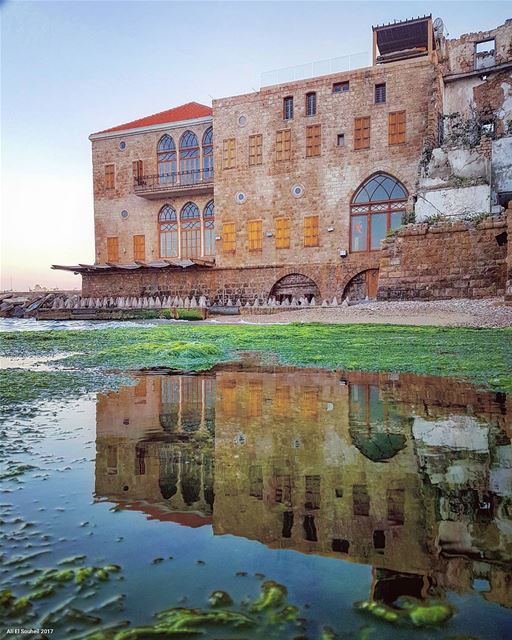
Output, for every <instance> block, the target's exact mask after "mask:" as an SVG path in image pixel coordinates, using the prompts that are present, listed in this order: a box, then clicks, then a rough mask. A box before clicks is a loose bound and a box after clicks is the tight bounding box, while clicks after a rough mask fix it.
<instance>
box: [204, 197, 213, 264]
mask: <svg viewBox="0 0 512 640" xmlns="http://www.w3.org/2000/svg"><path fill="white" fill-rule="evenodd" d="M214 221H215V207H214V205H213V200H210V202H209V203H208V204H207V205H206V207H205V208H204V211H203V234H204V243H203V247H204V255H205V256H214V255H215V234H214V233H213V227H214Z"/></svg>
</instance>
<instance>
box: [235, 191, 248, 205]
mask: <svg viewBox="0 0 512 640" xmlns="http://www.w3.org/2000/svg"><path fill="white" fill-rule="evenodd" d="M235 202H236V203H237V204H244V202H247V196H246V195H245V193H244V192H243V191H237V193H236V195H235Z"/></svg>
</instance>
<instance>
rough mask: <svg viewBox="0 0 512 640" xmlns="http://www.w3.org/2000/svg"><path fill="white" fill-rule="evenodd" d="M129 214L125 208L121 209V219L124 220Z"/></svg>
mask: <svg viewBox="0 0 512 640" xmlns="http://www.w3.org/2000/svg"><path fill="white" fill-rule="evenodd" d="M129 215H130V214H129V213H128V211H126V209H123V210H122V211H121V218H122V219H123V220H126V218H127V217H128V216H129Z"/></svg>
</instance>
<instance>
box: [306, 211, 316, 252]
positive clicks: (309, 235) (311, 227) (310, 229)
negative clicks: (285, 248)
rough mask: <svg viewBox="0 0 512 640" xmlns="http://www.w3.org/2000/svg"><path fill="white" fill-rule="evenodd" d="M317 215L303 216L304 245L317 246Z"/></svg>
mask: <svg viewBox="0 0 512 640" xmlns="http://www.w3.org/2000/svg"><path fill="white" fill-rule="evenodd" d="M318 244H319V236H318V216H306V217H305V218H304V246H305V247H318Z"/></svg>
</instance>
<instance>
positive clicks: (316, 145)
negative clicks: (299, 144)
mask: <svg viewBox="0 0 512 640" xmlns="http://www.w3.org/2000/svg"><path fill="white" fill-rule="evenodd" d="M321 149H322V129H321V125H319V124H314V125H311V126H310V127H306V158H312V157H313V156H319V155H320V153H321Z"/></svg>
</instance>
